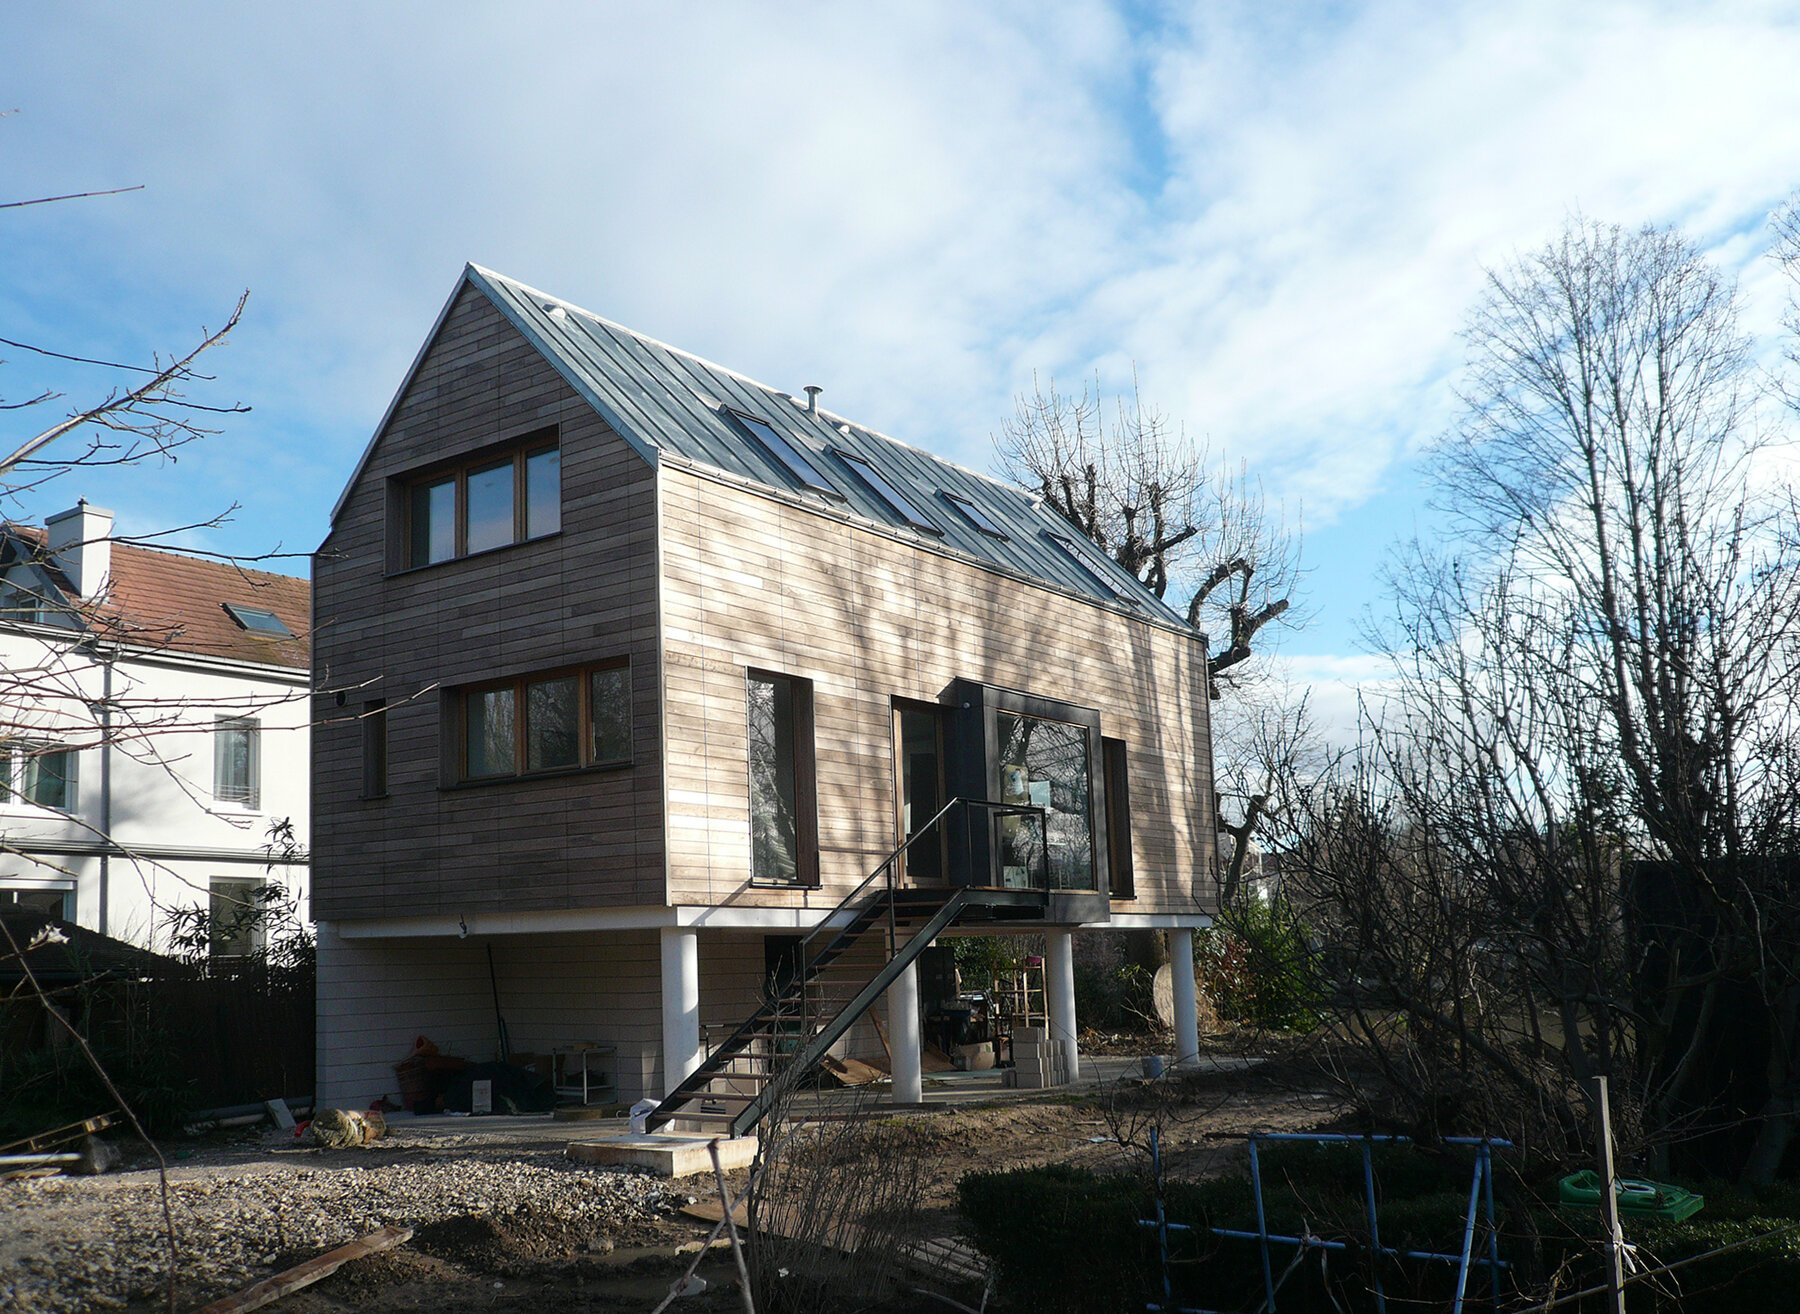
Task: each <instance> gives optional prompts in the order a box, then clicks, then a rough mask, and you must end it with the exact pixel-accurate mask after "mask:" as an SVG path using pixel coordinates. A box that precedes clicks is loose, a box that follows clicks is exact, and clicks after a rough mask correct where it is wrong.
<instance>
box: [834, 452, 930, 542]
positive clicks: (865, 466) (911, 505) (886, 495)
mask: <svg viewBox="0 0 1800 1314" xmlns="http://www.w3.org/2000/svg"><path fill="white" fill-rule="evenodd" d="M832 451H833V454H834V455H835V456H836V457H837V458H838V460H840V461H842V462H843V463H844V464H845V465H847V466H849V467H850V469H851V470H852V472H854V473H855V475H856V477H857V478H858V479H861V480H862V481H863V482H864V483H865V484H867V485H868V486H869V489H870V491H871V492H873V493H874V494H875V496H876V497H878V498H880V499H881V500H882V502H884V503H885V504H886V505H887V509H888V510H890V511H892V512H893V513H894V514H895V515H896V516H898V517H899V518H900V519H902V520H904V521H905V522H906V523H907V524H909V525H911V526H912V527H913V528H914V529H923V530H925V531H926V532H927V533H930V534H941V533H943V532H944V531H943V530H942V529H940V528H939V527H938V526H937V525H936V524H935V523H933V522H932V520H931V518H930V517H929V516H927V515H926V514H925V513H924V512H923V511H921V510H919V505H918V503H916V502H914V501H913V500H912V499H911V498H910V497H908V496H907V495H906V494H905V493H903V492H901V491H900V490H899V489H898V488H896V487H894V485H893V484H892V483H890V482H889V480H888V478H887V476H886V475H884V474H882V473H881V471H879V470H877V469H876V468H875V467H874V466H872V465H870V464H869V463H868V462H867V461H865V460H863V458H862V457H860V456H852V455H851V454H850V453H849V452H845V451H840V450H838V449H837V448H833V449H832Z"/></svg>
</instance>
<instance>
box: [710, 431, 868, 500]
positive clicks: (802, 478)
mask: <svg viewBox="0 0 1800 1314" xmlns="http://www.w3.org/2000/svg"><path fill="white" fill-rule="evenodd" d="M726 413H727V414H728V415H730V416H731V418H732V419H734V420H736V421H737V422H738V423H739V424H740V425H742V426H743V427H744V430H745V432H747V433H748V434H749V435H750V436H751V437H752V438H754V439H756V441H757V442H759V443H761V444H762V445H763V448H764V450H766V451H767V452H768V453H769V455H770V456H772V457H774V458H775V460H776V461H778V462H779V463H780V465H781V468H782V469H784V470H786V471H787V472H788V473H789V474H790V475H792V476H793V477H794V478H795V479H797V480H799V482H800V485H801V487H803V488H810V489H812V490H813V491H814V492H818V493H826V494H829V495H830V496H832V497H842V496H843V494H841V493H839V492H838V490H837V489H835V488H833V487H832V486H831V484H830V482H829V481H827V480H826V478H825V476H824V475H822V474H820V473H819V467H818V466H816V465H814V464H813V463H812V462H811V461H809V460H807V459H806V456H805V455H804V453H802V452H801V450H800V449H799V448H798V447H796V446H795V445H794V444H793V443H792V442H790V441H788V439H787V438H785V437H783V436H782V435H781V434H780V433H778V432H777V431H776V429H775V426H774V425H772V424H770V423H769V422H768V421H767V420H759V419H757V418H756V417H755V416H753V415H745V414H744V413H743V412H742V411H728V412H726Z"/></svg>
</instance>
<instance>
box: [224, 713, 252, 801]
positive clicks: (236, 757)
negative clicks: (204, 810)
mask: <svg viewBox="0 0 1800 1314" xmlns="http://www.w3.org/2000/svg"><path fill="white" fill-rule="evenodd" d="M261 738H262V735H261V729H260V727H259V726H258V724H257V722H256V719H255V718H254V717H248V716H221V717H219V718H217V719H216V720H215V721H214V722H213V797H214V798H216V799H220V800H222V801H224V802H228V803H242V804H243V805H244V806H245V807H248V808H257V807H261V806H262V760H261V758H262V745H261V742H260V741H261Z"/></svg>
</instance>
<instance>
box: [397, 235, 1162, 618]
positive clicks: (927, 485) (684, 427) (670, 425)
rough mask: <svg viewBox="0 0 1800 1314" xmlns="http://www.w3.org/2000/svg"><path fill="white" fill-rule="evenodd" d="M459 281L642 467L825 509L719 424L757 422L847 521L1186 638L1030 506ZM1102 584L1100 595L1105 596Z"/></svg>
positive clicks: (474, 270) (1129, 581)
mask: <svg viewBox="0 0 1800 1314" xmlns="http://www.w3.org/2000/svg"><path fill="white" fill-rule="evenodd" d="M463 277H464V279H465V280H466V281H467V282H468V283H469V284H471V285H472V286H474V287H476V288H477V289H479V290H480V291H481V292H482V293H484V294H485V295H486V296H487V297H488V299H489V300H491V301H492V302H493V304H494V305H495V307H496V308H497V309H499V311H500V312H501V313H502V314H503V315H505V316H506V318H507V319H508V320H509V321H510V322H511V323H512V324H513V325H514V327H516V328H517V329H518V330H519V332H520V333H522V334H523V335H524V336H525V337H526V338H527V339H528V340H529V341H531V342H532V343H533V345H535V346H536V347H537V348H538V350H539V351H541V352H542V353H543V354H544V356H545V358H546V359H547V360H548V361H549V362H550V363H551V364H552V365H553V366H554V367H555V368H556V369H557V371H558V372H559V373H560V374H562V376H563V377H564V378H565V379H566V380H567V381H568V382H569V385H570V386H571V387H572V388H574V389H575V391H576V392H577V393H579V394H580V395H581V396H582V397H583V398H584V399H585V400H586V401H587V402H588V403H589V404H590V405H592V406H593V407H594V408H595V410H597V411H598V412H599V413H600V415H601V417H602V418H603V419H605V420H606V422H607V423H608V424H609V425H610V426H611V427H612V428H613V429H614V430H615V431H617V432H618V434H619V435H620V436H621V437H622V438H624V439H625V441H626V442H628V443H630V444H631V445H632V446H633V447H634V448H635V449H636V450H637V451H638V452H639V454H640V455H642V456H643V457H644V458H645V459H646V460H649V461H653V462H654V461H655V460H656V459H657V455H658V453H660V452H671V453H674V454H675V455H677V456H679V457H681V458H683V459H684V460H687V461H690V462H694V463H697V464H700V465H706V466H712V467H714V468H716V469H719V470H722V471H725V472H726V473H728V474H731V475H735V476H738V477H739V478H743V479H748V480H751V481H754V482H756V483H759V484H763V485H766V486H768V487H771V488H776V489H780V490H782V491H784V492H786V493H789V494H790V495H793V496H798V497H801V498H804V499H808V500H812V501H820V502H822V501H827V500H828V499H825V498H823V497H822V496H821V495H819V494H816V493H812V492H810V491H806V490H803V489H799V488H796V487H795V486H794V482H793V480H792V478H791V477H790V476H789V475H788V473H787V471H786V469H785V467H784V466H783V465H782V464H781V463H780V462H779V461H778V460H776V459H775V457H774V456H773V455H772V454H770V453H768V452H766V451H765V450H764V449H763V446H762V444H761V443H759V442H757V441H756V440H754V439H753V438H751V437H750V436H749V435H748V434H747V433H745V432H743V431H742V429H741V428H740V426H738V425H737V424H734V423H733V422H732V421H731V420H730V419H728V418H727V416H726V415H725V413H724V412H725V411H726V410H735V411H740V412H742V413H743V414H745V415H749V416H754V417H756V418H758V419H761V420H763V421H765V422H767V423H768V424H770V425H771V426H772V427H774V428H775V429H776V430H777V432H779V433H781V434H782V435H783V436H784V437H785V438H786V439H787V440H788V441H789V442H790V443H792V444H793V445H794V446H795V447H796V448H797V449H799V450H800V451H801V452H802V453H803V454H804V455H805V456H806V458H807V459H808V460H809V461H811V462H812V463H813V464H814V465H815V466H816V467H818V469H819V471H820V473H822V474H824V475H825V476H826V477H827V479H829V480H830V482H831V484H832V486H833V488H834V490H835V491H836V493H837V494H838V497H837V498H835V499H829V500H830V501H832V502H833V503H834V504H835V505H837V506H839V507H840V508H841V509H842V510H844V511H846V512H848V513H850V514H852V515H855V516H857V517H860V518H861V519H863V520H867V521H872V522H874V523H875V524H877V525H881V526H884V527H887V528H889V529H891V530H894V531H898V532H902V533H910V534H919V535H920V538H921V541H925V542H930V541H932V540H937V541H939V542H941V543H943V544H944V545H946V546H948V547H949V548H951V549H953V550H955V551H956V552H957V553H959V554H961V555H964V556H968V557H973V558H976V559H978V560H982V561H987V562H990V563H992V564H994V565H996V566H999V567H1001V568H1003V569H1005V570H1009V571H1011V572H1014V573H1016V574H1021V575H1026V576H1029V577H1032V578H1035V579H1039V580H1043V581H1046V582H1048V583H1051V584H1054V585H1056V586H1057V587H1059V588H1062V589H1065V590H1067V591H1069V592H1072V593H1077V594H1081V595H1083V596H1086V597H1090V598H1093V599H1095V600H1096V601H1100V602H1104V603H1109V604H1113V605H1117V604H1120V603H1124V604H1125V605H1126V606H1127V607H1128V608H1130V609H1133V610H1135V611H1137V612H1139V613H1140V614H1143V615H1145V616H1147V617H1149V618H1154V619H1156V620H1158V621H1160V622H1162V623H1163V624H1166V625H1168V624H1172V625H1174V626H1177V627H1179V628H1182V629H1186V628H1188V627H1187V626H1186V625H1185V623H1184V622H1183V620H1182V618H1181V617H1180V616H1179V615H1178V614H1177V613H1175V612H1174V611H1173V610H1171V609H1170V608H1169V607H1168V605H1167V604H1166V603H1164V602H1163V601H1162V600H1161V599H1160V598H1158V597H1157V596H1156V595H1155V594H1153V593H1151V592H1150V591H1149V590H1148V589H1146V588H1145V587H1144V586H1143V585H1142V584H1141V583H1140V582H1139V581H1138V580H1137V579H1136V578H1135V577H1134V576H1132V574H1131V573H1130V572H1129V571H1127V570H1125V569H1124V567H1122V566H1120V565H1119V564H1118V563H1117V562H1115V561H1113V560H1112V559H1111V558H1110V557H1108V556H1107V555H1106V554H1105V553H1104V552H1102V551H1100V550H1099V549H1098V548H1096V547H1094V546H1093V545H1092V544H1090V543H1088V542H1087V541H1086V540H1085V539H1083V538H1082V537H1081V535H1080V533H1079V532H1078V531H1076V530H1075V529H1074V528H1073V527H1072V526H1070V525H1069V524H1068V523H1067V522H1066V521H1065V520H1064V519H1063V518H1062V517H1061V516H1060V515H1058V514H1057V513H1056V512H1055V511H1053V510H1052V509H1050V508H1049V507H1048V506H1046V505H1045V504H1044V503H1043V502H1042V500H1041V499H1039V498H1035V497H1033V496H1031V495H1029V494H1027V493H1025V492H1022V491H1021V490H1019V489H1017V488H1014V487H1012V486H1011V485H1008V484H1004V483H1001V482H999V481H997V480H993V479H989V478H986V477H984V476H982V475H979V474H976V473H975V472H974V471H972V470H966V469H964V468H963V467H961V466H959V465H956V464H954V463H952V462H950V461H945V460H942V459H940V458H938V457H936V456H933V455H931V454H930V453H928V452H924V451H921V450H920V449H919V448H916V447H912V446H909V445H908V444H906V443H902V442H899V441H896V440H895V439H892V438H889V437H887V436H886V435H884V434H880V433H877V432H875V431H874V430H872V429H868V428H864V427H863V426H860V425H856V424H852V423H849V422H848V421H845V420H843V419H842V418H841V417H839V416H836V415H833V414H831V413H830V412H827V411H819V412H816V413H814V412H809V411H808V410H806V408H805V405H804V404H803V403H800V402H797V401H796V400H795V399H794V398H793V397H792V396H791V395H789V394H787V393H784V392H781V391H779V390H777V389H774V388H770V387H767V386H765V385H763V384H760V383H756V382H754V381H753V380H751V379H747V378H745V377H744V376H743V375H741V374H738V373H736V372H734V371H732V370H729V369H726V368H724V367H723V366H719V365H715V364H713V363H712V362H710V361H706V360H702V359H701V358H700V357H698V356H695V355H692V354H690V353H688V352H685V351H680V350H678V349H676V348H674V347H670V346H668V345H666V344H665V343H661V342H658V341H656V340H655V339H653V338H647V337H644V336H643V335H642V334H639V333H634V332H632V331H631V330H630V329H626V328H623V327H621V326H620V325H617V324H614V323H611V322H610V321H608V320H604V319H601V318H600V317H599V316H597V315H594V314H592V313H590V312H588V311H586V310H583V309H581V308H580V307H579V306H575V305H571V304H570V303H568V302H566V301H563V300H562V299H561V298H558V297H553V296H550V295H549V294H547V293H544V292H539V291H538V290H537V289H535V288H531V287H528V286H526V285H525V284H523V283H519V282H517V281H515V280H513V279H510V278H506V277H504V276H503V275H500V274H496V273H494V272H492V271H491V270H487V269H483V268H481V267H480V266H478V265H470V266H468V267H467V268H466V269H465V270H464V272H463ZM460 289H461V284H459V285H458V290H459V291H460ZM454 299H455V297H454V294H453V295H452V301H454ZM421 359H422V357H421ZM384 423H385V422H384ZM833 449H838V450H841V451H844V452H847V453H850V454H851V455H854V456H858V457H861V458H862V459H863V460H865V461H867V462H868V463H869V464H870V465H871V466H873V467H874V468H875V469H876V470H878V471H880V472H881V474H882V475H884V476H885V477H886V478H887V479H888V480H889V481H890V482H891V483H893V484H894V486H895V487H896V488H898V489H900V490H901V491H902V492H905V493H906V494H907V495H908V496H909V497H911V498H912V499H913V500H914V501H916V502H917V503H918V505H919V508H920V509H921V510H923V511H924V512H925V513H926V514H927V515H928V517H929V518H930V519H931V520H932V522H933V523H934V524H936V526H937V527H938V528H939V529H941V530H942V531H943V532H942V534H941V535H932V534H924V533H922V531H918V530H915V529H912V528H911V527H909V526H908V525H906V524H905V523H904V522H902V521H897V520H896V519H895V516H894V515H893V513H892V512H890V511H889V510H888V509H887V507H886V504H885V503H884V502H883V501H882V500H881V499H880V498H879V497H877V496H876V494H875V493H874V492H873V491H872V490H871V489H870V488H869V487H868V486H867V485H866V484H865V483H864V482H863V481H862V480H861V479H860V478H859V477H857V475H856V474H855V473H854V472H853V471H852V470H851V468H850V467H849V466H848V465H847V464H846V463H845V462H843V461H841V460H839V459H838V458H837V457H836V456H835V455H832V454H831V453H832V450H833ZM366 459H367V458H366V457H365V460H366ZM941 492H942V493H954V494H956V495H957V496H958V497H962V498H965V499H967V500H968V501H970V502H972V503H974V504H975V505H976V506H978V507H980V508H981V509H982V511H984V512H985V513H986V514H987V515H988V516H989V517H991V518H992V519H993V520H994V522H995V523H996V524H998V525H999V526H1000V527H1001V528H1002V529H1003V530H1005V531H1006V533H1007V535H1008V539H1007V541H1005V542H1002V541H1001V540H999V539H996V538H993V537H991V536H990V535H987V534H983V533H981V532H980V531H979V530H977V529H976V528H975V527H974V526H973V525H971V524H969V523H968V521H967V520H965V519H964V518H963V516H962V515H961V513H959V512H958V511H957V510H956V509H955V508H954V507H953V506H951V505H950V504H949V503H948V502H947V501H946V500H945V499H944V498H942V497H940V496H939V494H940V493H941ZM1050 534H1058V535H1062V536H1063V537H1065V538H1068V539H1070V540H1073V541H1075V542H1076V543H1077V550H1078V551H1079V552H1080V553H1081V555H1082V558H1083V560H1084V561H1085V563H1086V564H1087V565H1088V566H1089V567H1090V568H1091V569H1092V571H1093V572H1094V574H1095V575H1097V576H1098V577H1099V581H1100V584H1098V585H1097V582H1096V580H1095V579H1094V578H1092V577H1090V576H1089V575H1088V574H1087V572H1085V571H1083V570H1082V569H1081V568H1080V567H1079V566H1078V565H1076V564H1075V563H1073V562H1071V561H1069V559H1068V558H1067V557H1066V556H1065V555H1064V554H1063V552H1062V551H1061V550H1060V549H1059V548H1058V547H1057V545H1056V544H1055V543H1054V542H1052V541H1051V540H1050V539H1049V537H1048V536H1047V535H1050ZM1103 586H1110V588H1111V592H1106V591H1104V588H1103Z"/></svg>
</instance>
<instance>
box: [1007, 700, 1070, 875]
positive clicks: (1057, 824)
mask: <svg viewBox="0 0 1800 1314" xmlns="http://www.w3.org/2000/svg"><path fill="white" fill-rule="evenodd" d="M995 718H996V719H995V728H996V730H997V731H998V732H999V744H1000V801H1001V802H1002V803H1019V804H1028V805H1030V806H1033V807H1040V808H1042V809H1043V810H1044V828H1043V831H1042V833H1041V835H1040V834H1039V833H1038V831H1037V827H1036V819H1035V818H1031V817H1017V818H1010V817H1009V818H1003V819H1002V822H1001V826H1002V834H1001V841H1002V853H1001V869H1002V879H1003V881H1004V882H1005V883H1008V884H1012V883H1015V882H1017V883H1023V881H1024V879H1025V878H1026V873H1027V872H1029V870H1030V868H1031V866H1032V865H1033V859H1034V858H1035V856H1036V853H1037V850H1038V846H1040V845H1041V847H1042V851H1043V855H1044V858H1045V860H1046V861H1047V864H1048V868H1049V879H1050V888H1051V889H1053V890H1091V889H1093V888H1094V823H1093V809H1092V807H1091V799H1090V793H1091V790H1090V788H1089V751H1090V746H1089V744H1088V732H1087V728H1086V727H1085V726H1079V725H1071V724H1070V723H1068V722H1066V721H1052V720H1050V719H1048V718H1047V717H1041V716H1022V715H1019V714H1017V713H1013V712H997V713H996V714H995ZM1009 850H1013V851H1010V852H1009ZM1014 867H1018V868H1022V869H1023V870H1022V871H1020V872H1018V873H1014V872H1012V871H1010V870H1009V869H1010V868H1014Z"/></svg>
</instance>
